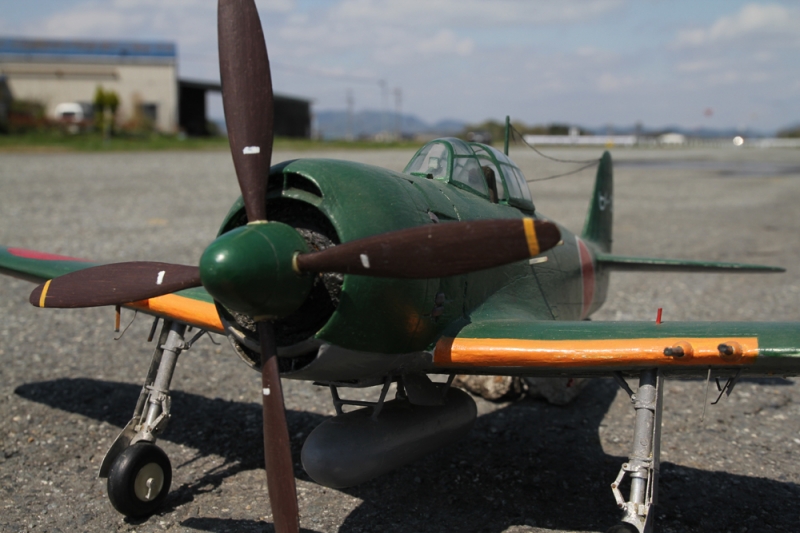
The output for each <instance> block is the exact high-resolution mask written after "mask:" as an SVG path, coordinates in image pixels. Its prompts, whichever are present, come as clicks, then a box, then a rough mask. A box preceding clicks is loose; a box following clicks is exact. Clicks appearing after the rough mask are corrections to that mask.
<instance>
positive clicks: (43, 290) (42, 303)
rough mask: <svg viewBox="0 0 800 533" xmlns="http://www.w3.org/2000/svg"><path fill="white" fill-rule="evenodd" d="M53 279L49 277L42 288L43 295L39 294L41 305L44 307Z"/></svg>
mask: <svg viewBox="0 0 800 533" xmlns="http://www.w3.org/2000/svg"><path fill="white" fill-rule="evenodd" d="M51 281H53V280H52V279H48V280H47V282H45V284H44V288H43V289H42V295H41V296H39V307H44V299H45V297H47V289H49V288H50V282H51Z"/></svg>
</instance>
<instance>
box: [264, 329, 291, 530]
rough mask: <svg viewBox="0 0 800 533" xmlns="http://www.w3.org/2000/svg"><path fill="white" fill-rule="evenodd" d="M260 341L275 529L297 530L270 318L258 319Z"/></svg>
mask: <svg viewBox="0 0 800 533" xmlns="http://www.w3.org/2000/svg"><path fill="white" fill-rule="evenodd" d="M257 327H258V338H259V340H260V342H261V386H262V394H261V399H262V402H263V407H264V465H265V469H266V471H267V490H268V491H269V501H270V505H271V506H272V518H273V520H274V524H275V532H276V533H298V532H299V531H300V516H299V511H298V508H297V488H296V487H295V482H294V466H293V464H292V449H291V446H290V444H289V429H288V427H287V426H286V410H285V408H284V405H283V390H282V389H281V377H280V374H279V372H278V357H277V349H276V347H275V333H274V330H273V327H272V322H267V321H261V322H258V323H257Z"/></svg>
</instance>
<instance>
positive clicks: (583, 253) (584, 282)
mask: <svg viewBox="0 0 800 533" xmlns="http://www.w3.org/2000/svg"><path fill="white" fill-rule="evenodd" d="M575 240H576V241H577V243H578V257H579V258H580V262H581V286H582V287H583V306H582V307H581V319H584V318H586V317H587V316H589V310H590V309H591V308H592V301H593V300H594V261H593V260H592V253H591V252H590V251H589V248H588V247H587V246H586V244H585V243H584V242H583V241H582V240H581V239H580V238H579V237H577V236H576V237H575Z"/></svg>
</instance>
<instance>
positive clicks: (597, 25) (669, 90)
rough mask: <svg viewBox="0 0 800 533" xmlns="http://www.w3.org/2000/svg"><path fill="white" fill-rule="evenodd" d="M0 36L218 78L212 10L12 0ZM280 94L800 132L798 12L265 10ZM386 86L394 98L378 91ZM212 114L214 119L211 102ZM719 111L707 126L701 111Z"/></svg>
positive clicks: (767, 5) (306, 6) (136, 0)
mask: <svg viewBox="0 0 800 533" xmlns="http://www.w3.org/2000/svg"><path fill="white" fill-rule="evenodd" d="M4 3H7V7H6V9H4V10H2V13H0V35H2V36H28V37H43V38H46V37H52V38H82V39H87V38H104V39H143V40H167V41H175V42H177V44H178V50H179V69H180V74H181V76H183V77H187V78H197V79H207V80H215V79H219V74H218V70H217V65H216V62H217V54H216V46H217V44H216V20H215V17H216V2H214V1H213V0H35V1H31V2H14V3H10V2H4ZM257 5H258V6H259V12H260V14H261V18H262V22H263V24H264V26H265V32H266V36H267V46H268V48H269V53H270V58H271V60H272V63H273V80H274V85H275V90H276V91H277V92H282V93H286V94H293V95H298V96H303V97H307V98H310V99H312V100H313V101H314V106H315V109H318V110H322V109H343V108H344V107H345V105H346V104H345V102H346V95H347V93H348V91H351V92H352V94H353V98H354V101H355V108H356V109H357V110H360V109H381V108H383V107H384V106H387V107H389V108H394V102H395V100H394V91H395V89H396V88H400V89H401V91H402V109H403V111H404V112H410V113H414V114H416V115H418V116H419V117H420V118H422V119H423V120H426V121H435V120H440V119H444V118H456V119H460V120H466V121H473V122H477V121H481V120H484V119H486V118H495V119H498V120H500V119H502V117H503V116H505V115H506V114H510V115H511V116H512V117H514V118H517V119H519V120H522V121H523V122H526V123H529V124H533V123H546V122H552V121H561V122H569V123H575V124H580V125H585V126H593V127H597V126H604V125H614V124H618V125H630V124H633V123H635V122H637V121H639V122H642V123H643V124H644V125H645V126H648V127H659V126H664V125H669V124H675V125H680V126H683V127H702V126H706V127H716V128H719V127H739V128H746V127H751V128H756V129H762V130H774V129H777V128H781V127H785V126H788V125H793V124H797V123H800V3H799V2H796V1H763V2H760V1H750V2H748V1H739V0H725V1H722V0H704V1H701V2H698V1H684V0H672V1H666V0H663V1H662V0H649V1H647V0H636V1H634V0H560V1H558V2H552V1H533V0H531V1H528V0H494V1H492V2H488V1H485V0H403V1H402V2H400V1H397V0H330V1H321V0H257ZM380 80H384V81H385V86H386V87H387V91H386V92H385V93H384V92H383V91H382V89H381V85H380ZM214 109H216V110H218V106H215V107H214ZM708 109H711V110H712V113H711V114H710V116H709V115H708V114H707V113H706V110H708Z"/></svg>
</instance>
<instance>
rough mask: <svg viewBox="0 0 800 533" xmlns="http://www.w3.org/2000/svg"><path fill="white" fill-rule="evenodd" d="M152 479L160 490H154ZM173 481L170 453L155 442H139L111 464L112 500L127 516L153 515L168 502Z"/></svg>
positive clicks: (109, 474)
mask: <svg viewBox="0 0 800 533" xmlns="http://www.w3.org/2000/svg"><path fill="white" fill-rule="evenodd" d="M140 474H141V476H140ZM137 478H139V479H138V480H137ZM148 480H150V481H151V484H152V483H154V484H155V489H156V490H157V492H156V493H151V491H152V487H150V488H148V486H147V482H148ZM137 481H138V484H137ZM159 482H160V483H159ZM171 483H172V465H171V464H170V462H169V458H168V457H167V454H165V453H164V451H163V450H162V449H161V448H159V447H158V446H156V445H155V444H152V443H150V442H137V443H136V444H134V445H133V446H130V447H128V448H126V449H125V450H124V451H123V452H122V453H121V454H120V455H119V457H117V459H116V460H115V461H114V463H113V464H112V465H111V470H109V472H108V499H109V500H111V505H113V506H114V509H116V510H117V511H119V512H120V513H122V514H124V515H125V516H127V517H130V518H141V517H145V516H149V515H151V514H153V513H155V512H156V510H158V508H159V507H161V504H162V503H164V499H165V498H166V497H167V494H169V486H170V484H171ZM159 484H160V487H159V486H158V485H159ZM137 489H138V491H139V495H137ZM144 491H147V492H146V493H144Z"/></svg>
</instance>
